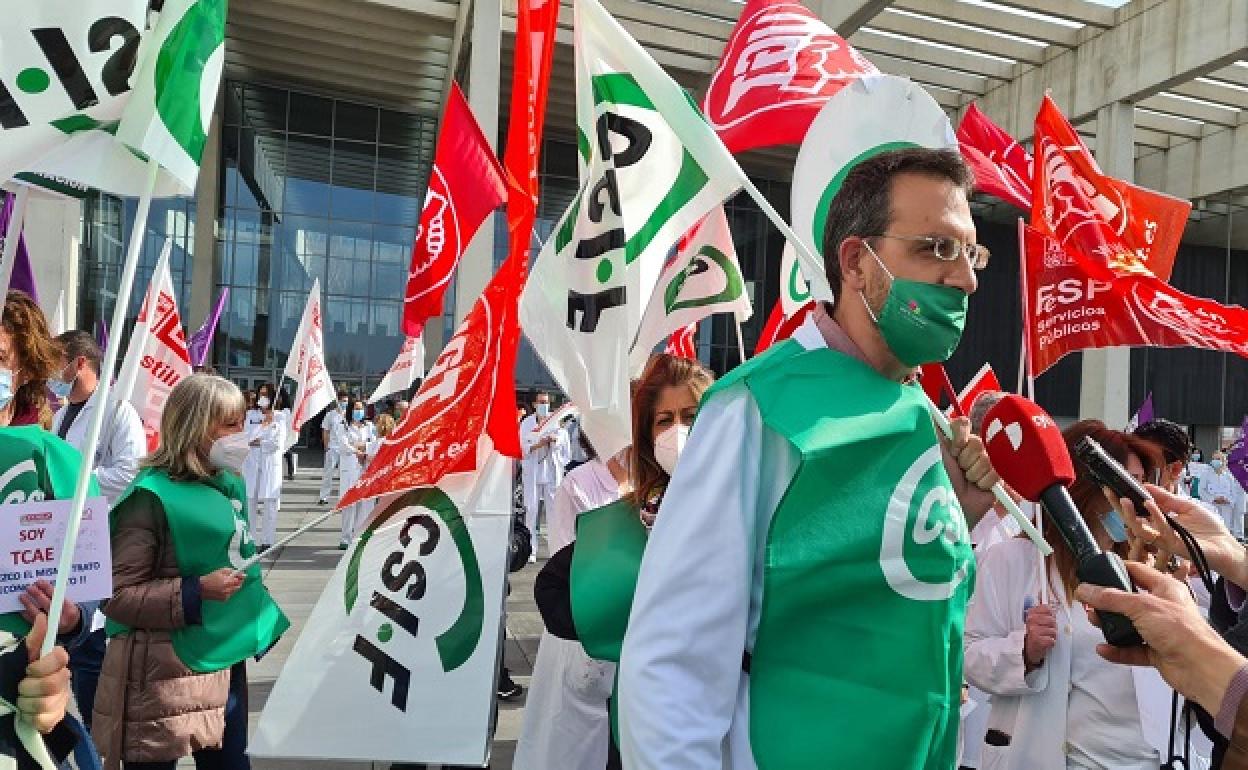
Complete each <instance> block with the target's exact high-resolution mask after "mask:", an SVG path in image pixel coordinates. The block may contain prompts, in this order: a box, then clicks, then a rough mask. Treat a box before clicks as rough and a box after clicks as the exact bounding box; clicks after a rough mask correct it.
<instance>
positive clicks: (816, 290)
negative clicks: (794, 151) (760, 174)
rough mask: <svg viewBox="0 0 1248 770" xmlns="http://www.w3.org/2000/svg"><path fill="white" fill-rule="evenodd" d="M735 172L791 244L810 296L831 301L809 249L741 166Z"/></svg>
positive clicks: (743, 185) (830, 293) (824, 280)
mask: <svg viewBox="0 0 1248 770" xmlns="http://www.w3.org/2000/svg"><path fill="white" fill-rule="evenodd" d="M737 170H738V171H739V172H740V174H741V183H742V187H743V188H744V189H745V191H746V192H747V193H749V196H750V197H751V198H753V199H754V202H755V203H757V204H758V207H759V208H760V209H762V211H763V213H764V214H766V215H767V218H768V219H770V220H771V223H772V224H773V225H775V226H776V229H777V230H779V231H780V233H781V235H783V236H784V237H785V238H786V239H787V240H788V242H789V243H791V244H793V252H794V253H795V254H796V255H797V261H798V262H801V263H802V265H803V267H804V269H803V270H802V273H803V275H805V276H806V283H807V284H808V285H809V287H810V294H811V296H812V297H814V298H815V299H817V300H831V299H832V290H831V287H830V286H829V285H828V277H827V273H826V272H825V271H824V268H823V265H822V264H821V263H820V261H819V260H818V259H817V258H816V257H815V255H814V254H811V253H810V249H808V248H806V244H805V243H802V240H801V239H800V238H798V237H797V233H795V232H793V228H791V227H789V223H788V222H785V221H784V217H782V216H780V214H779V212H777V211H776V210H775V209H774V208H773V207H772V205H771V203H770V202H769V201H768V200H767V198H765V197H764V196H763V194H762V192H760V191H759V189H758V188H757V187H755V186H754V183H753V182H751V181H750V179H749V177H747V176H746V175H745V172H744V171H742V170H741V166H739V165H738V166H737Z"/></svg>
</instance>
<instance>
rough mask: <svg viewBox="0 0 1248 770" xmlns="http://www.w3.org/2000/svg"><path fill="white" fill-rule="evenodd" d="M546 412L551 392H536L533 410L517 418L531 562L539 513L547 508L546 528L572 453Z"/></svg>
mask: <svg viewBox="0 0 1248 770" xmlns="http://www.w3.org/2000/svg"><path fill="white" fill-rule="evenodd" d="M549 416H550V394H549V393H538V394H537V395H536V396H534V397H533V414H531V415H529V416H528V417H525V418H524V420H522V421H521V422H520V448H521V450H522V451H523V452H524V459H523V460H522V461H521V481H522V482H523V484H524V514H525V516H524V519H525V524H526V525H527V526H528V528H529V533H530V537H531V538H532V540H531V542H532V544H533V553H532V554H531V555H530V556H529V561H530V562H535V561H537V522H538V516H539V514H540V513H541V511H542V510H545V511H546V526H547V527H548V528H549V526H550V514H551V511H552V510H553V509H554V502H555V490H556V489H558V488H559V484H560V482H562V481H563V467H564V466H565V465H567V464H568V460H569V459H570V457H571V452H570V447H569V446H568V434H567V432H566V431H564V430H563V429H562V428H561V427H559V426H557V425H554V426H552V425H547V424H546V418H547V417H549ZM552 553H553V550H552Z"/></svg>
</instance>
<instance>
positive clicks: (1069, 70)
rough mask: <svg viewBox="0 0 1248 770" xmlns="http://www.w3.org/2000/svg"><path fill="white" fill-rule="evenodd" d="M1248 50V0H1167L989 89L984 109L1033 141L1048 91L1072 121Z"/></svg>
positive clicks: (1217, 66) (1152, 91) (1220, 64)
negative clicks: (1036, 118) (1035, 119)
mask: <svg viewBox="0 0 1248 770" xmlns="http://www.w3.org/2000/svg"><path fill="white" fill-rule="evenodd" d="M1245 55H1248V3H1245V2H1244V0H1201V2H1199V3H1191V2H1187V0H1160V2H1158V3H1157V4H1156V5H1154V6H1152V7H1151V8H1148V9H1147V10H1145V11H1142V12H1140V13H1137V14H1136V15H1134V16H1131V17H1130V18H1127V19H1124V20H1123V21H1122V22H1121V23H1120V24H1118V25H1116V26H1114V27H1112V28H1110V29H1107V30H1106V31H1105V32H1103V33H1102V34H1100V35H1097V36H1096V37H1093V38H1091V39H1089V40H1088V41H1087V42H1085V43H1083V44H1082V45H1080V46H1079V47H1077V48H1075V49H1073V50H1070V51H1065V52H1063V53H1061V54H1059V55H1057V56H1054V57H1052V58H1050V59H1049V60H1048V61H1046V62H1045V63H1044V64H1043V65H1041V66H1038V67H1035V68H1033V69H1030V70H1028V71H1026V72H1024V73H1022V74H1021V75H1020V76H1019V77H1017V78H1015V79H1014V80H1013V81H1011V82H1009V83H1006V84H1005V85H1002V86H998V87H996V88H994V89H992V90H990V91H989V92H988V93H987V94H985V96H984V98H983V101H982V103H981V107H982V108H983V110H984V111H985V112H986V113H988V115H989V116H990V117H991V118H992V119H993V120H994V121H996V122H997V123H999V124H1000V125H1001V126H1002V127H1003V128H1004V129H1005V130H1006V131H1008V132H1009V133H1011V134H1013V135H1014V136H1016V137H1018V138H1020V139H1025V138H1027V137H1030V136H1031V133H1032V119H1033V117H1034V116H1035V113H1036V109H1037V107H1038V106H1039V105H1040V99H1041V97H1042V96H1043V95H1044V93H1045V90H1046V89H1048V90H1050V91H1051V92H1052V95H1053V99H1054V100H1055V101H1056V102H1057V103H1058V105H1059V106H1061V108H1062V110H1063V111H1064V112H1065V113H1066V114H1067V116H1068V117H1069V118H1070V119H1071V121H1072V122H1075V123H1078V122H1081V121H1083V120H1086V119H1087V118H1089V117H1091V116H1092V115H1094V114H1096V111H1097V110H1098V109H1100V108H1101V107H1103V106H1105V105H1107V104H1113V103H1114V102H1119V101H1126V102H1137V101H1140V100H1141V99H1146V98H1148V97H1150V96H1153V95H1155V94H1157V93H1160V92H1161V91H1164V90H1166V89H1167V88H1170V87H1173V86H1175V85H1178V84H1180V83H1183V82H1186V81H1188V80H1191V79H1192V78H1194V77H1197V76H1199V75H1204V74H1207V73H1209V72H1212V71H1214V70H1217V69H1220V68H1222V67H1226V66H1227V65H1229V64H1231V63H1232V62H1234V61H1235V60H1237V59H1241V58H1243V57H1244V56H1245Z"/></svg>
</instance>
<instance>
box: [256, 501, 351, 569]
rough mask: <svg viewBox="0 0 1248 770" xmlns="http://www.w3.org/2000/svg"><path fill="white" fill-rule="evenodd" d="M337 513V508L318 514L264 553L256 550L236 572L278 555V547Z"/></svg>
mask: <svg viewBox="0 0 1248 770" xmlns="http://www.w3.org/2000/svg"><path fill="white" fill-rule="evenodd" d="M335 513H338V511H337V510H333V511H328V512H326V513H323V514H321V515H320V516H317V517H316V518H315V519H313V520H312V521H311V522H309V523H307V524H305V525H303V526H302V527H300V528H299V529H297V530H295V531H294V532H291V533H290V534H289V535H287V536H286V537H284V538H282V539H281V540H278V541H277V542H276V543H274V544H273V545H271V546H269V547H268V548H267V549H266V550H265V552H264V553H260V552H259V551H256V552H255V553H254V554H252V555H251V558H249V559H247V560H245V561H244V562H243V564H242V566H241V567H239V568H238V569H237V570H236V572H239V573H242V572H246V571H247V570H249V569H251V565H253V564H255V563H256V562H258V561H260V560H261V559H264V558H265V557H268V556H276V555H277V549H279V548H281V547H282V546H284V545H286V544H287V543H289V542H290V541H291V540H294V539H295V538H297V537H299V536H300V535H302V534H303V533H305V532H307V531H308V530H310V529H312V528H313V527H316V526H318V525H319V524H320V523H321V522H323V521H325V520H326V519H328V518H329V517H330V516H333V515H334V514H335Z"/></svg>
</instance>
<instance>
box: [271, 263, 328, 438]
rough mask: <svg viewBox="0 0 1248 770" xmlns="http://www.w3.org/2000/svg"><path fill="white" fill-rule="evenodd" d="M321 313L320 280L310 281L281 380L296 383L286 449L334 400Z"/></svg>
mask: <svg viewBox="0 0 1248 770" xmlns="http://www.w3.org/2000/svg"><path fill="white" fill-rule="evenodd" d="M322 318H323V315H322V310H321V279H319V278H318V279H316V280H314V281H313V282H312V291H310V292H308V304H306V305H304V307H303V318H301V319H300V320H299V329H298V330H297V331H295V340H294V343H293V344H292V345H291V347H290V357H288V358H287V359H286V369H285V371H283V372H282V376H283V377H289V378H290V379H292V380H294V381H295V389H296V392H295V403H294V407H293V408H292V409H291V411H290V421H291V422H290V426H289V427H290V430H289V431H287V433H286V443H287V447H286V448H287V449H289V448H290V447H292V446H294V445H295V442H296V441H297V440H298V439H299V429H300V428H302V427H303V424H304V423H305V422H307V421H308V420H309V419H311V418H312V417H314V416H316V415H317V414H319V413H320V412H321V410H323V409H324V408H325V407H327V406H329V405H330V404H331V403H333V401H334V382H333V380H331V379H330V377H329V371H328V370H327V369H326V368H325V337H324V332H323V329H324V324H323V322H322Z"/></svg>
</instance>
